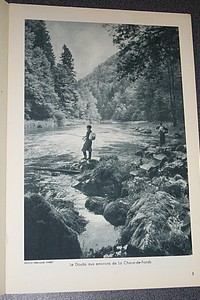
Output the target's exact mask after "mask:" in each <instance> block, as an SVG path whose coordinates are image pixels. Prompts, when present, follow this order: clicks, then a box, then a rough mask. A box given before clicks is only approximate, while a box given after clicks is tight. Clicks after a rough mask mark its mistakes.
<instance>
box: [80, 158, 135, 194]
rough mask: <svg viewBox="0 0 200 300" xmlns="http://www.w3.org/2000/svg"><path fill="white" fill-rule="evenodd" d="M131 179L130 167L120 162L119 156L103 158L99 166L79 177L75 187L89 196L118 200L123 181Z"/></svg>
mask: <svg viewBox="0 0 200 300" xmlns="http://www.w3.org/2000/svg"><path fill="white" fill-rule="evenodd" d="M129 177H130V166H129V164H124V163H122V162H120V161H119V160H118V158H117V156H105V157H102V158H101V159H100V161H99V163H98V165H97V166H96V167H95V168H94V169H93V170H91V171H89V172H88V171H86V172H84V173H83V174H82V176H80V177H79V182H80V184H77V185H76V186H75V187H76V188H78V189H80V190H81V191H83V192H84V193H85V194H87V195H88V196H100V197H107V198H111V199H117V198H118V197H120V195H121V190H122V186H123V184H122V183H123V181H125V180H127V179H128V178H129Z"/></svg>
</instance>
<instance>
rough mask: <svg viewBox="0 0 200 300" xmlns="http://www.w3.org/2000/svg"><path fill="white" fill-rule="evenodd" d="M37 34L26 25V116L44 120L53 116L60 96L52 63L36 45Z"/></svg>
mask: <svg viewBox="0 0 200 300" xmlns="http://www.w3.org/2000/svg"><path fill="white" fill-rule="evenodd" d="M34 41H35V34H34V32H32V31H31V29H30V28H29V27H28V26H26V27H25V118H26V119H34V120H43V119H47V118H50V117H52V116H53V112H54V110H55V109H56V108H57V102H58V97H57V95H56V93H55V90H54V81H53V76H52V72H51V63H50V62H49V61H48V59H47V57H46V55H45V53H44V51H43V50H42V49H41V48H40V47H38V46H36V47H35V46H34Z"/></svg>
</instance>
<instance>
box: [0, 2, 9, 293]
mask: <svg viewBox="0 0 200 300" xmlns="http://www.w3.org/2000/svg"><path fill="white" fill-rule="evenodd" d="M0 20H1V26H0V40H1V47H0V70H1V71H0V98H1V102H0V103H1V108H0V128H1V143H0V169H1V173H0V199H1V201H0V244H1V249H0V293H3V292H4V291H5V281H4V280H5V232H6V228H5V224H6V210H5V200H6V195H5V190H6V181H5V174H6V105H7V68H8V4H7V3H5V2H4V1H0Z"/></svg>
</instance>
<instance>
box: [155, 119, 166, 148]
mask: <svg viewBox="0 0 200 300" xmlns="http://www.w3.org/2000/svg"><path fill="white" fill-rule="evenodd" d="M157 128H158V132H159V134H160V146H163V145H165V133H166V132H167V128H165V127H164V126H163V124H162V123H160V125H159V126H158V127H157Z"/></svg>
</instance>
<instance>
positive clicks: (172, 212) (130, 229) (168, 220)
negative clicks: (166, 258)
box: [122, 191, 192, 256]
mask: <svg viewBox="0 0 200 300" xmlns="http://www.w3.org/2000/svg"><path fill="white" fill-rule="evenodd" d="M187 218H188V208H187V207H186V206H185V205H184V204H183V203H182V201H180V202H179V201H177V200H176V199H175V198H174V197H172V196H171V195H169V194H168V193H166V192H160V191H159V192H156V193H155V194H146V195H144V196H143V197H141V198H140V199H139V200H138V201H136V202H135V203H134V204H133V205H132V207H131V208H130V210H129V212H128V214H127V221H126V224H125V226H124V229H123V231H122V243H123V244H124V245H126V244H128V249H127V255H128V256H154V255H156V256H157V255H188V254H191V251H192V248H191V240H190V234H189V231H187V233H186V230H185V229H184V230H182V229H183V228H182V224H183V223H186V225H187V226H188V220H187V222H186V221H184V220H186V219H187ZM189 227H190V226H189ZM187 229H188V228H187Z"/></svg>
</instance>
